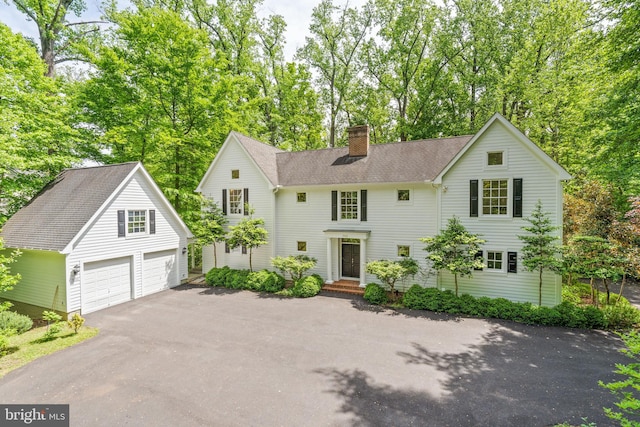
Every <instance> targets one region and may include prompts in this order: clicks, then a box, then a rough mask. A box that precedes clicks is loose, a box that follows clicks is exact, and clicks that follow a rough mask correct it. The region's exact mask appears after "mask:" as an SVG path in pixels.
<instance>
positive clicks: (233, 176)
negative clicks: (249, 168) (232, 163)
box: [231, 169, 240, 179]
mask: <svg viewBox="0 0 640 427" xmlns="http://www.w3.org/2000/svg"><path fill="white" fill-rule="evenodd" d="M239 178H240V170H239V169H233V170H232V171H231V179H239Z"/></svg>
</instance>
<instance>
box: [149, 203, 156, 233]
mask: <svg viewBox="0 0 640 427" xmlns="http://www.w3.org/2000/svg"><path fill="white" fill-rule="evenodd" d="M149 234H156V211H155V209H151V210H149Z"/></svg>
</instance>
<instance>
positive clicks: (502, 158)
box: [196, 114, 571, 306]
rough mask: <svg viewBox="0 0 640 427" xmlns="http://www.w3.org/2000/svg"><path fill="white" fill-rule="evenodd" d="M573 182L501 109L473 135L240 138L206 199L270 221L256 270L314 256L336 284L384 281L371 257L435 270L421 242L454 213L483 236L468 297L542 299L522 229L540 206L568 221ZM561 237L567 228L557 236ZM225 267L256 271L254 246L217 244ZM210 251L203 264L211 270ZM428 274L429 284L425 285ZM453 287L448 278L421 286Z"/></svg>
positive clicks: (462, 285) (218, 165) (553, 288)
mask: <svg viewBox="0 0 640 427" xmlns="http://www.w3.org/2000/svg"><path fill="white" fill-rule="evenodd" d="M570 178H571V177H570V175H569V174H568V173H567V172H566V171H565V170H564V169H563V168H562V167H561V166H559V165H558V164H557V163H555V162H554V161H553V160H552V159H551V158H550V157H549V156H547V155H546V154H545V153H544V152H543V151H542V150H541V149H540V148H538V147H537V146H536V145H535V144H534V143H533V142H531V141H530V140H529V139H528V138H527V137H526V136H525V135H523V134H522V133H521V132H520V131H519V130H518V129H516V128H515V127H514V126H513V125H512V124H511V123H509V122H508V121H507V120H506V119H505V118H504V117H502V116H500V115H499V114H496V115H494V116H493V117H492V118H491V119H490V120H489V121H488V122H487V123H486V124H485V125H484V127H483V128H482V129H480V131H479V132H478V133H477V134H475V135H470V136H458V137H453V138H439V139H429V140H420V141H410V142H400V143H391V144H381V145H369V132H368V127H366V126H358V127H354V128H351V129H350V130H349V146H348V147H342V148H332V149H324V150H312V151H300V152H286V151H282V150H279V149H277V148H274V147H271V146H269V145H267V144H264V143H262V142H259V141H256V140H254V139H251V138H248V137H246V136H243V135H241V134H238V133H236V132H231V133H230V134H229V136H228V137H227V139H226V141H225V143H224V145H223V146H222V148H221V149H220V151H219V153H218V155H217V156H216V157H215V159H214V160H213V162H212V164H211V166H210V167H209V169H208V171H207V173H206V174H205V176H204V177H203V179H202V181H201V183H200V185H199V186H198V188H197V190H196V191H198V192H200V193H202V194H204V195H205V196H207V197H209V198H211V199H213V200H214V201H215V202H216V203H217V204H218V205H219V206H220V207H221V208H222V209H223V211H224V213H225V214H226V215H227V216H228V220H229V224H230V225H234V224H236V223H237V222H238V221H240V220H242V218H244V217H245V216H246V215H248V212H247V211H246V209H245V206H246V204H247V203H248V204H249V205H250V206H251V207H252V208H253V209H254V211H255V212H254V214H253V215H254V216H256V217H260V218H263V219H264V220H265V226H266V229H267V231H268V232H269V238H268V240H269V243H268V244H267V245H265V246H262V247H260V248H258V249H256V250H254V253H253V265H254V269H255V268H256V267H257V268H271V264H270V259H271V257H274V256H277V255H280V256H288V255H297V254H305V255H309V256H312V257H314V258H316V259H317V260H318V263H317V266H316V268H315V269H314V271H312V273H318V274H320V275H321V276H322V277H323V278H324V279H325V281H326V282H327V283H332V282H334V281H337V280H345V279H347V280H353V281H357V282H358V283H360V285H361V286H365V285H366V284H367V283H371V282H375V281H376V278H375V277H374V276H371V275H369V274H367V273H366V272H365V265H366V263H367V262H368V261H372V260H377V259H400V258H401V257H404V256H410V257H412V258H414V259H415V260H417V261H418V262H419V263H420V264H421V266H422V267H423V268H424V269H425V270H428V268H429V263H428V262H427V260H426V256H427V253H426V252H425V251H424V250H423V248H424V244H423V243H421V242H420V240H419V239H420V238H421V237H426V236H433V235H435V234H437V233H439V231H440V230H441V229H443V228H445V227H446V225H447V221H448V220H449V218H451V217H453V216H457V217H459V218H460V219H461V222H462V223H463V224H464V225H465V227H466V228H467V229H468V230H469V231H470V232H472V233H477V234H480V235H481V236H482V238H483V239H484V240H486V243H485V244H484V246H483V253H482V255H483V258H484V263H485V268H484V269H483V270H480V271H476V272H474V274H473V277H472V278H463V279H461V280H459V291H460V293H468V294H471V295H474V296H489V297H503V298H507V299H510V300H513V301H530V302H532V303H537V301H538V277H537V275H536V274H535V273H529V272H526V271H524V269H523V268H522V265H521V259H520V258H519V253H520V251H521V249H522V242H521V241H520V240H519V239H518V237H517V235H518V234H524V231H523V230H522V229H521V227H522V226H524V225H528V222H527V221H525V218H526V217H528V216H529V215H530V214H531V212H532V210H533V209H534V206H535V204H536V202H537V201H538V200H540V201H541V202H542V204H543V209H544V210H545V211H546V212H548V213H549V214H550V218H551V220H552V222H553V224H555V225H562V182H563V181H565V180H568V179H570ZM557 233H558V237H561V231H558V232H557ZM217 254H218V265H219V266H221V265H228V266H230V267H232V268H247V267H248V255H247V254H246V251H244V250H242V249H237V250H233V251H230V250H229V249H228V248H226V247H225V245H224V244H221V245H220V246H219V248H217ZM213 260H214V258H213V248H211V247H208V248H204V250H203V269H204V271H205V272H206V271H208V270H210V269H211V268H212V267H213V262H214V261H213ZM425 277H427V278H425ZM415 280H416V281H417V282H418V283H419V284H421V285H423V286H437V287H438V288H443V289H452V288H453V277H452V276H451V275H449V274H448V273H445V272H440V273H439V274H437V275H436V274H434V275H432V276H431V277H429V276H424V277H422V278H420V279H415ZM542 295H543V304H544V305H547V306H553V305H556V304H558V303H560V301H561V281H560V277H559V276H556V275H554V274H551V273H549V274H547V275H546V276H545V281H544V285H543V292H542Z"/></svg>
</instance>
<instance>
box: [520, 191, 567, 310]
mask: <svg viewBox="0 0 640 427" xmlns="http://www.w3.org/2000/svg"><path fill="white" fill-rule="evenodd" d="M525 219H526V221H527V222H529V224H531V225H530V226H523V227H522V229H523V230H524V231H526V232H527V233H529V234H527V235H524V236H518V239H520V240H522V241H523V242H524V246H523V247H522V264H523V265H524V268H525V269H526V270H527V271H535V272H537V273H538V279H539V282H538V305H542V273H543V272H544V271H553V272H556V271H558V270H559V269H560V267H561V265H562V263H561V261H560V259H558V254H559V253H560V248H559V247H558V246H557V245H555V244H554V242H555V241H556V240H558V237H557V236H555V235H554V234H553V232H554V231H556V230H558V228H559V227H557V226H554V225H551V219H549V214H547V213H546V212H544V211H543V210H542V202H541V201H540V200H538V203H536V207H535V209H534V210H533V212H532V213H531V217H530V218H525Z"/></svg>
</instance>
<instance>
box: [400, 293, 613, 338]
mask: <svg viewBox="0 0 640 427" xmlns="http://www.w3.org/2000/svg"><path fill="white" fill-rule="evenodd" d="M402 302H403V304H404V306H405V307H407V308H412V309H415V310H430V311H435V312H440V313H451V314H461V315H466V316H476V317H488V318H495V319H504V320H513V321H515V322H521V323H528V324H537V325H545V326H567V327H570V328H588V329H603V328H606V327H613V325H612V323H610V322H611V321H610V320H609V319H608V318H607V316H606V315H605V313H603V311H601V310H598V309H597V308H595V307H578V306H576V305H574V304H571V303H570V302H567V301H565V302H563V303H561V304H559V305H557V306H555V307H539V306H535V305H532V304H531V303H528V302H524V303H521V302H513V301H509V300H507V299H504V298H495V299H491V298H487V297H480V298H474V297H472V296H471V295H462V296H460V297H456V296H455V295H454V294H453V292H451V291H440V290H438V289H437V288H423V287H421V286H419V285H413V286H412V287H411V288H409V290H408V291H407V292H406V293H405V294H404V298H403V301H402Z"/></svg>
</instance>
